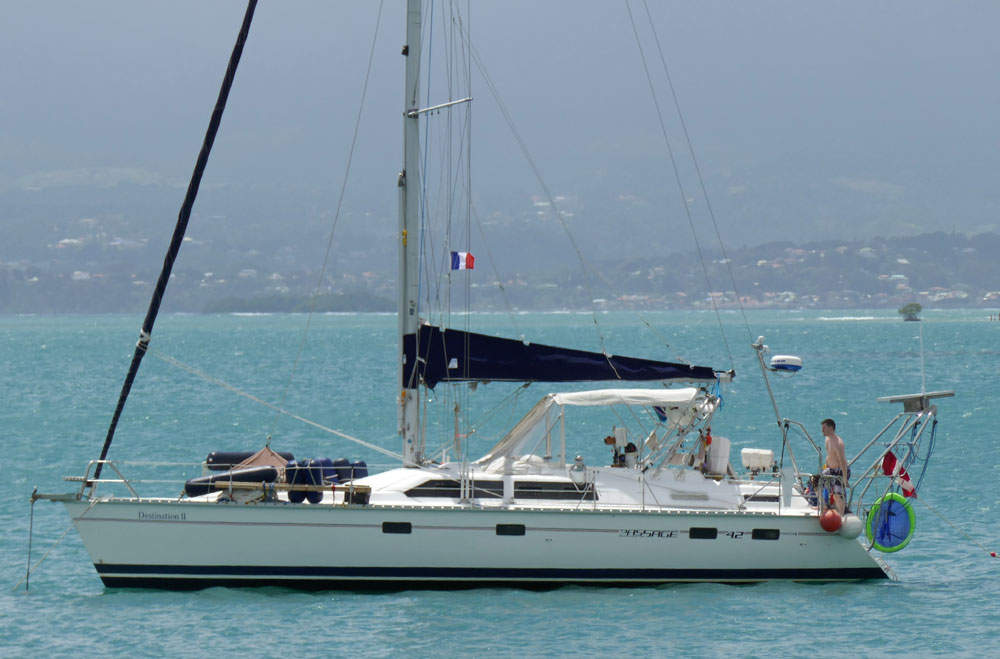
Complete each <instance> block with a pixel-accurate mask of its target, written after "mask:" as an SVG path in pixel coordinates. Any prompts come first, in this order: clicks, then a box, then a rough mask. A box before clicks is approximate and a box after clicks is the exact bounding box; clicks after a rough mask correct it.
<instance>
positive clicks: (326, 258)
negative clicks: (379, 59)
mask: <svg viewBox="0 0 1000 659" xmlns="http://www.w3.org/2000/svg"><path fill="white" fill-rule="evenodd" d="M384 3H385V0H380V1H379V4H378V12H377V14H376V16H375V33H374V34H373V35H372V45H371V49H370V51H369V53H368V67H367V69H366V70H365V83H364V86H363V87H362V90H361V102H360V103H359V105H358V115H357V118H356V119H355V121H354V135H353V136H352V137H351V147H350V149H349V150H348V152H347V166H346V167H345V169H344V178H343V181H342V182H341V185H340V195H339V197H338V198H337V209H336V211H334V214H333V224H332V226H331V227H330V237H329V238H328V239H327V243H326V253H325V254H324V255H323V265H322V267H321V268H320V271H319V278H318V279H317V281H316V287H315V288H314V289H313V294H312V297H311V299H310V304H309V314H308V315H307V316H306V324H305V328H303V330H302V339H301V340H300V341H299V347H298V350H297V351H296V353H295V361H294V362H293V363H292V369H291V371H290V372H289V374H288V380H287V381H286V382H285V386H284V388H283V389H282V391H281V399H280V400H279V401H278V405H277V407H276V408H274V409H275V410H277V411H281V408H283V407H284V405H285V401H286V400H287V398H288V392H289V391H290V390H291V387H292V382H293V381H294V379H295V375H296V372H297V370H298V367H299V362H300V361H301V359H302V353H303V352H304V351H305V346H306V339H307V338H308V337H309V330H310V328H311V326H312V319H313V316H314V315H315V313H316V302H317V300H318V298H319V292H320V288H321V286H322V285H323V281H324V279H325V278H326V269H327V266H328V265H329V263H330V254H331V253H332V251H333V237H334V234H335V233H336V231H337V224H338V222H339V221H340V211H341V208H343V205H344V196H345V194H346V191H347V180H348V178H349V177H350V175H351V163H352V162H353V161H354V148H355V146H356V145H357V143H358V133H359V132H360V129H361V117H362V116H363V114H364V109H365V99H366V98H367V96H368V82H369V80H370V79H371V73H372V62H373V61H374V59H375V45H376V43H377V42H378V32H379V26H380V25H381V23H382V6H383V4H384ZM280 418H281V416H280V414H275V415H274V420H273V422H272V425H271V430H270V432H268V433H267V446H270V445H271V436H272V435H273V434H274V432H275V430H277V427H278V419H280Z"/></svg>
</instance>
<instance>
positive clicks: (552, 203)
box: [463, 29, 620, 379]
mask: <svg viewBox="0 0 1000 659" xmlns="http://www.w3.org/2000/svg"><path fill="white" fill-rule="evenodd" d="M463 37H464V38H465V40H466V42H467V43H468V46H469V53H470V55H471V56H472V61H473V62H474V63H475V65H476V68H477V69H478V71H479V73H480V75H481V76H482V77H483V82H485V83H486V88H487V89H489V91H490V94H491V95H492V96H493V100H494V101H495V102H496V104H497V108H498V109H499V110H500V114H501V115H502V116H503V118H504V121H505V122H506V123H507V127H508V128H509V129H510V131H511V134H512V135H513V137H514V140H515V141H516V142H517V144H518V147H519V148H520V149H521V154H522V155H523V156H524V159H525V160H526V161H527V163H528V166H529V167H530V168H531V171H532V173H533V174H534V175H535V180H536V181H537V182H538V185H539V187H540V188H541V189H542V193H543V194H544V195H545V198H546V199H547V200H548V202H549V208H551V209H552V212H553V214H554V215H555V217H556V219H557V220H558V222H559V225H560V226H561V227H562V229H563V232H564V233H565V234H566V237H567V239H568V240H569V243H570V245H571V246H572V247H573V251H574V252H575V253H576V257H577V260H579V262H580V270H581V272H582V273H583V282H584V286H585V288H586V291H587V295H588V297H589V298H590V312H591V317H592V319H593V322H594V329H595V330H596V332H597V337H598V340H599V341H600V344H601V353H602V354H603V355H604V356H605V358H606V359H607V361H608V365H609V366H610V367H611V369H612V370H614V371H615V374H616V375H617V374H618V373H617V370H615V367H614V365H613V364H612V363H611V359H610V357H611V356H610V354H609V353H608V350H607V345H606V341H605V339H604V333H603V332H602V331H601V326H600V323H599V322H598V319H597V308H596V307H595V306H594V293H593V287H592V286H591V277H592V276H593V272H592V268H591V267H590V266H588V264H587V260H586V259H585V258H584V256H583V252H582V251H581V250H580V246H579V245H578V244H577V242H576V239H575V238H574V237H573V233H572V232H571V231H570V229H569V225H567V224H566V218H565V216H564V215H563V212H562V211H561V210H560V209H559V204H557V203H556V200H555V196H554V195H553V194H552V192H551V191H550V190H549V186H548V185H547V184H546V183H545V179H544V178H542V173H541V170H540V169H539V168H538V164H537V163H536V162H535V159H534V157H532V155H531V152H530V151H529V150H528V145H527V144H526V143H525V141H524V139H523V138H522V137H521V133H520V131H519V130H518V129H517V126H516V125H515V124H514V117H513V115H512V114H511V113H510V110H509V109H508V108H507V105H506V104H505V103H504V102H503V98H502V97H501V95H500V90H499V89H498V88H497V86H496V83H495V82H494V80H493V78H492V76H491V75H490V73H489V71H487V70H486V65H485V64H484V63H483V60H482V57H481V56H480V55H479V51H478V50H477V49H476V46H475V44H473V43H472V39H471V37H470V35H469V34H468V32H467V31H465V30H464V29H463ZM619 379H620V376H619Z"/></svg>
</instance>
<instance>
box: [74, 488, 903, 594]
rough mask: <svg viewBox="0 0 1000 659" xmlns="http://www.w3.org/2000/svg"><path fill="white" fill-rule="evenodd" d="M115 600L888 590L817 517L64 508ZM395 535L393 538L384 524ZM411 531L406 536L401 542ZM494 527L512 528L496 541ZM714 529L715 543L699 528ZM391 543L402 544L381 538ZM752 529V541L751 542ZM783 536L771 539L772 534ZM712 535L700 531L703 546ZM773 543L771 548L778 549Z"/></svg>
mask: <svg viewBox="0 0 1000 659" xmlns="http://www.w3.org/2000/svg"><path fill="white" fill-rule="evenodd" d="M66 506H67V508H68V509H69V512H70V515H71V516H72V518H73V520H74V522H75V524H76V527H77V529H78V530H79V533H80V535H81V537H82V538H83V541H84V544H85V546H86V548H87V551H88V552H89V553H90V556H91V558H92V560H93V562H94V565H95V568H96V569H97V571H98V573H99V574H100V576H101V579H102V580H103V581H104V584H105V585H107V586H110V587H156V588H178V589H179V588H204V587H208V586H216V585H220V586H259V585H285V586H292V587H297V588H311V589H322V588H339V587H347V588H407V587H416V588H428V587H431V588H434V587H443V588H446V587H470V586H483V585H494V584H497V585H499V584H503V585H516V586H527V587H532V586H534V587H544V586H546V585H558V584H566V583H578V584H581V583H589V584H633V585H634V584H657V583H666V582H678V581H715V582H727V583H737V582H754V581H763V580H771V579H793V580H807V581H814V580H815V581H828V580H856V579H880V578H887V577H888V574H887V572H886V570H885V569H884V568H883V567H882V566H881V564H880V562H879V561H877V560H876V559H875V557H874V556H872V555H871V554H870V553H869V552H867V551H866V550H865V549H864V547H862V546H861V544H860V543H859V542H857V541H856V540H854V539H849V538H845V537H842V536H840V535H838V534H830V533H825V532H824V531H823V530H822V529H820V527H819V524H818V522H817V519H816V517H815V515H803V514H801V513H800V512H797V511H796V512H794V514H787V515H777V514H769V513H754V512H696V511H691V512H664V511H655V512H649V511H647V512H640V511H624V510H623V511H621V512H610V511H607V510H600V511H594V510H578V511H566V510H565V509H564V510H562V511H556V510H551V509H543V508H526V507H525V508H522V507H516V506H515V507H509V508H501V509H497V508H493V509H489V508H455V507H451V506H442V507H436V508H432V507H424V506H378V505H369V506H360V505H326V504H320V505H309V504H289V503H286V502H272V503H256V504H238V503H217V502H201V501H190V500H187V501H185V500H180V501H178V500H165V499H149V500H135V499H132V500H124V499H99V500H94V501H90V502H87V501H69V502H66ZM386 522H388V523H390V524H389V526H387V527H384V526H383V525H384V524H385V523H386ZM393 523H396V524H399V523H402V524H404V525H405V524H407V523H408V524H410V525H411V526H410V529H411V532H410V533H405V532H399V531H400V530H402V529H405V528H406V527H405V526H403V527H400V526H395V527H394V526H393ZM497 525H512V526H505V527H502V528H501V531H500V532H508V533H509V532H514V533H518V532H520V528H519V526H520V525H523V527H524V531H523V533H524V534H523V535H498V528H497ZM692 528H696V529H715V530H716V536H715V537H714V538H698V537H692V532H691V529H692ZM386 530H389V531H392V530H395V531H397V532H385V531H386ZM755 530H757V533H756V534H755V533H754V531H755ZM775 531H776V532H777V533H775ZM699 533H700V534H702V535H710V534H711V532H709V531H701V532H698V531H695V532H694V535H695V536H697V535H699ZM774 536H777V539H765V538H774Z"/></svg>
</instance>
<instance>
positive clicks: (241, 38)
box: [94, 0, 257, 481]
mask: <svg viewBox="0 0 1000 659" xmlns="http://www.w3.org/2000/svg"><path fill="white" fill-rule="evenodd" d="M256 9H257V0H249V2H248V3H247V9H246V13H244V15H243V23H242V24H241V25H240V31H239V34H238V35H237V37H236V43H235V44H234V45H233V51H232V53H231V54H230V56H229V63H228V64H227V66H226V73H225V75H224V76H223V78H222V85H221V86H220V87H219V95H218V97H216V101H215V107H214V108H213V109H212V116H211V118H210V119H209V121H208V128H207V129H206V130H205V137H204V139H203V140H202V143H201V150H200V151H199V152H198V158H197V160H196V161H195V165H194V171H193V172H191V179H190V181H188V187H187V191H186V192H185V193H184V201H183V202H182V203H181V209H180V211H179V212H178V213H177V223H176V224H175V225H174V232H173V235H172V237H171V239H170V245H169V247H167V253H166V255H165V256H164V257H163V267H162V269H161V270H160V276H159V277H158V278H157V280H156V286H155V288H154V289H153V297H152V298H151V299H150V301H149V308H148V309H147V310H146V317H145V318H144V319H143V321H142V328H141V329H140V331H139V342H138V343H136V345H135V352H134V353H133V354H132V362H131V363H130V364H129V368H128V372H127V373H126V374H125V382H124V383H122V390H121V393H120V394H119V395H118V404H117V405H116V406H115V411H114V414H113V415H112V416H111V423H110V424H109V425H108V433H107V435H106V436H105V438H104V446H102V447H101V454H100V457H99V458H98V460H99V462H98V463H97V470H96V472H95V473H94V480H95V481H96V480H97V479H99V478H100V477H101V469H102V468H103V467H104V460H105V459H106V458H107V457H108V450H110V448H111V442H112V440H113V439H114V437H115V428H117V427H118V421H119V420H120V419H121V415H122V411H123V410H124V409H125V401H126V400H128V395H129V392H130V391H131V390H132V384H133V383H134V382H135V377H136V375H137V374H138V372H139V366H140V364H142V358H143V357H144V356H145V354H146V350H147V349H148V347H149V341H150V338H151V335H152V333H153V324H154V323H155V322H156V316H157V314H159V312H160V304H161V303H162V302H163V295H164V294H165V293H166V291H167V284H168V283H170V272H171V271H172V270H173V268H174V262H175V261H176V260H177V255H178V253H179V252H180V249H181V244H182V243H183V241H184V233H185V232H186V231H187V226H188V221H189V220H190V219H191V210H192V208H193V207H194V202H195V199H197V197H198V189H199V188H200V187H201V179H202V176H203V175H204V174H205V168H206V167H207V166H208V157H209V154H211V153H212V145H213V144H214V143H215V136H216V134H218V132H219V126H220V125H221V124H222V115H223V113H224V112H225V110H226V101H227V100H228V99H229V92H230V90H231V89H232V87H233V81H234V80H235V79H236V69H237V68H238V67H239V63H240V58H241V57H242V56H243V47H244V46H245V45H246V41H247V37H248V36H249V34H250V24H251V23H252V22H253V15H254V11H255V10H256Z"/></svg>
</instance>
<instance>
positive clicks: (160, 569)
mask: <svg viewBox="0 0 1000 659" xmlns="http://www.w3.org/2000/svg"><path fill="white" fill-rule="evenodd" d="M94 568H95V569H96V570H97V572H98V574H100V575H101V578H102V579H103V580H104V581H105V583H107V582H109V581H112V582H115V585H127V584H128V582H130V581H132V580H135V581H150V580H155V581H157V582H162V583H169V582H170V581H172V580H174V579H194V580H195V581H198V582H203V583H204V584H205V585H210V584H213V583H215V584H218V585H226V584H230V583H232V584H237V583H238V582H240V581H241V580H252V581H254V582H261V581H266V580H299V579H301V580H348V581H362V582H364V581H374V582H378V581H437V582H441V581H445V582H447V581H462V582H468V581H518V582H539V581H542V582H584V581H594V582H606V581H609V582H626V581H632V582H659V581H767V580H774V579H790V580H801V581H808V580H817V581H823V580H855V579H885V578H887V575H886V574H885V573H884V572H883V571H882V570H881V569H880V568H878V567H875V566H872V567H842V568H753V569H713V568H691V569H635V568H600V569H583V568H487V567H324V566H264V565H259V566H258V565H113V564H108V563H101V564H95V565H94Z"/></svg>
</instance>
